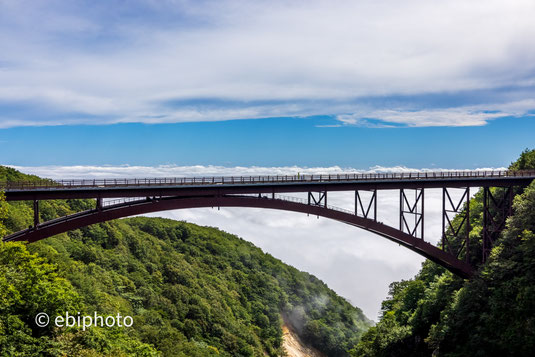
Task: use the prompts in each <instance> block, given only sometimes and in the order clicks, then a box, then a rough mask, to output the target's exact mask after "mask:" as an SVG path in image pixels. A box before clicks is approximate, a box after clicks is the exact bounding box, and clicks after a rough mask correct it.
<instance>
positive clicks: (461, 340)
mask: <svg viewBox="0 0 535 357" xmlns="http://www.w3.org/2000/svg"><path fill="white" fill-rule="evenodd" d="M510 168H511V169H515V170H521V169H535V150H532V151H527V150H526V151H525V152H524V153H522V155H521V157H520V158H519V159H518V160H517V161H516V162H515V163H513V164H511V167H510ZM494 192H495V194H496V195H499V189H496V190H495V191H494ZM517 193H518V195H517V196H516V197H515V199H514V205H513V212H514V214H513V216H512V217H510V218H509V219H508V221H507V228H506V229H505V231H504V232H503V233H502V234H501V236H500V238H499V239H498V241H497V242H495V246H494V248H493V249H492V252H491V256H490V258H489V260H488V261H487V262H486V263H485V264H481V265H480V266H479V269H478V271H477V274H476V276H475V277H473V278H472V279H471V280H470V281H463V280H462V279H460V278H458V277H456V276H454V275H452V274H451V273H450V272H447V271H445V270H444V269H443V268H442V267H439V266H437V265H436V264H433V263H431V262H429V261H426V262H425V263H424V265H423V267H422V270H421V271H420V272H419V273H418V275H417V276H416V277H415V278H414V279H412V280H409V281H401V282H396V283H392V284H391V286H390V293H389V297H388V299H387V300H385V301H384V302H383V304H382V311H383V314H382V318H381V320H380V322H379V323H378V324H377V325H376V326H374V327H372V328H370V329H369V330H368V331H367V332H366V333H365V334H364V336H363V337H362V339H361V341H360V342H359V344H358V346H357V347H356V348H355V349H354V350H353V351H352V355H354V356H450V357H453V356H482V357H484V356H485V357H486V356H515V357H516V356H533V351H534V350H535V298H534V296H535V233H534V232H535V182H532V184H531V185H530V186H529V187H527V188H526V189H525V190H523V191H522V190H518V191H517ZM482 206H483V201H482V195H481V192H480V193H478V194H476V196H475V197H474V198H473V199H472V200H471V202H470V212H471V219H470V225H471V227H472V230H471V232H470V240H471V246H472V249H474V253H475V252H480V251H481V236H482ZM457 224H459V219H456V220H455V223H454V225H455V226H456V225H457ZM450 239H451V238H450Z"/></svg>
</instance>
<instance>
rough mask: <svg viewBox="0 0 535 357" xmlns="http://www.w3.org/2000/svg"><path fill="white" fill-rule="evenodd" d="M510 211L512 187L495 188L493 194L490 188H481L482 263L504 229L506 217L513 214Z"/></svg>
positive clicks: (511, 206) (511, 208)
mask: <svg viewBox="0 0 535 357" xmlns="http://www.w3.org/2000/svg"><path fill="white" fill-rule="evenodd" d="M500 191H501V193H502V194H501V195H500ZM500 196H501V197H500ZM512 210H513V187H503V188H501V189H500V188H497V189H496V192H495V193H492V191H491V189H490V187H484V188H483V242H482V243H483V246H482V248H483V251H482V254H483V256H482V259H483V262H485V261H487V259H488V257H489V255H490V250H491V249H492V246H493V245H494V242H495V241H496V239H498V237H499V235H500V233H501V232H502V230H503V229H504V228H505V222H506V219H507V217H509V216H510V215H512V213H513V212H512Z"/></svg>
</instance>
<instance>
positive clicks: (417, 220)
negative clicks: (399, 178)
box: [399, 188, 424, 240]
mask: <svg viewBox="0 0 535 357" xmlns="http://www.w3.org/2000/svg"><path fill="white" fill-rule="evenodd" d="M413 190H414V203H411V200H410V199H408V198H407V195H406V194H405V189H403V188H401V189H400V190H399V230H400V231H402V232H405V230H407V233H409V234H410V235H411V236H413V237H415V238H420V239H422V240H423V239H424V189H423V188H415V189H413ZM406 215H412V216H413V217H414V223H412V222H411V224H409V222H408V221H407V218H406ZM418 233H419V237H418Z"/></svg>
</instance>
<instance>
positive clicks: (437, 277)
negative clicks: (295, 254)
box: [0, 150, 535, 357]
mask: <svg viewBox="0 0 535 357" xmlns="http://www.w3.org/2000/svg"><path fill="white" fill-rule="evenodd" d="M510 168H511V169H514V170H522V169H535V150H532V151H529V150H526V151H525V152H523V153H522V154H521V156H520V158H519V159H518V160H517V161H515V162H514V163H512V164H511V166H510ZM20 179H25V180H38V179H39V178H38V177H35V176H28V175H24V174H22V173H20V172H17V171H16V170H13V169H11V168H6V167H0V181H11V180H13V181H14V180H20ZM500 190H502V189H500V188H496V189H494V194H495V195H496V196H497V197H498V196H499V195H500V194H501V191H500ZM515 194H516V195H515V197H514V202H513V216H511V217H509V218H508V220H507V225H506V229H505V230H504V231H503V232H502V234H501V235H500V237H499V238H498V240H497V241H496V242H495V245H494V247H493V249H492V251H491V254H490V257H489V259H488V260H487V261H486V262H485V263H484V264H478V263H477V261H478V260H477V259H475V260H474V261H473V263H474V264H476V265H477V270H476V273H475V276H474V277H473V278H471V279H470V280H464V279H461V278H459V277H457V276H455V275H453V274H452V273H450V272H449V271H447V270H445V269H444V268H442V267H441V266H439V265H437V264H435V263H432V262H430V261H426V262H424V263H423V265H422V268H421V270H420V272H419V273H418V274H417V275H416V276H415V277H414V278H413V279H410V280H404V281H400V282H394V283H392V284H391V285H390V289H389V294H388V297H387V298H386V300H384V301H383V303H382V313H381V316H380V321H379V322H378V323H377V324H375V325H374V326H372V323H371V322H370V321H369V320H368V319H367V318H366V317H365V316H364V315H363V313H362V311H361V310H360V309H358V308H355V307H353V306H351V305H350V304H349V303H348V302H347V301H346V300H344V299H343V298H341V297H339V296H337V295H336V294H335V293H334V292H333V291H332V290H330V289H329V288H328V287H327V286H326V285H325V284H324V283H323V282H321V281H320V280H318V279H317V278H315V277H314V276H312V275H310V274H307V273H304V272H300V271H298V270H296V269H295V268H293V267H290V266H288V265H285V264H283V263H282V262H280V261H279V260H277V259H275V258H273V257H272V256H270V255H269V254H265V253H263V252H262V251H261V250H260V249H259V248H256V247H254V246H253V245H252V244H251V243H248V242H246V241H244V240H242V239H240V238H238V237H236V236H234V235H231V234H228V233H225V232H222V231H220V230H217V229H215V228H210V227H200V226H197V225H194V224H189V223H185V222H177V221H173V220H168V219H161V218H145V217H136V218H129V219H122V220H117V221H111V222H106V223H102V224H98V225H94V226H90V227H86V228H83V229H79V230H75V231H71V232H69V233H66V234H61V235H58V236H56V237H53V238H49V239H46V240H44V241H41V242H38V243H33V244H29V245H25V244H23V243H6V244H0V302H1V304H0V351H1V352H2V353H1V355H4V356H11V355H15V356H16V355H19V356H30V355H45V356H73V355H76V356H102V355H104V356H109V355H112V354H113V355H116V356H130V355H132V356H265V355H269V356H280V355H284V351H283V349H282V347H281V343H282V329H281V326H282V324H283V323H284V322H285V323H287V324H290V325H291V326H292V327H293V328H294V329H295V330H296V331H298V333H299V335H300V336H301V337H302V338H303V340H304V341H306V342H307V343H308V344H310V345H312V346H315V347H316V348H317V349H318V350H320V351H322V352H323V353H325V355H327V356H348V355H350V356H368V357H371V356H381V357H383V356H384V357H389V356H391V357H397V356H400V357H401V356H448V357H461V356H481V357H483V356H533V355H534V352H533V351H535V233H534V232H535V182H534V183H532V184H531V185H530V186H528V187H527V188H525V189H521V188H518V189H517V191H516V192H515ZM0 201H1V199H0ZM93 205H94V202H92V201H90V200H65V201H49V202H42V205H41V209H40V215H41V219H42V220H47V219H52V218H54V217H57V216H63V215H66V214H70V213H73V212H76V211H80V210H84V209H88V208H90V207H93ZM465 209H466V208H465ZM469 209H470V213H471V214H470V241H471V244H470V256H474V257H477V254H478V252H481V244H482V243H481V241H482V221H483V217H482V215H483V196H482V192H478V193H476V194H475V196H474V197H473V198H472V199H471V200H470V203H469ZM32 214H33V211H32V207H31V205H30V203H27V202H17V203H9V204H8V203H6V202H2V203H1V206H0V218H1V219H2V222H3V226H0V229H2V230H3V232H2V234H5V233H6V232H8V233H9V232H12V231H16V230H19V229H21V228H24V227H28V226H29V225H31V224H32V219H33V216H32ZM459 224H461V221H460V218H459V217H457V218H455V219H454V226H455V225H459ZM447 234H448V235H449V236H450V237H449V239H450V241H454V240H455V238H454V237H453V235H452V234H451V232H447ZM454 243H455V242H454ZM457 244H460V242H457ZM463 254H465V253H461V256H460V258H461V259H462V258H463ZM356 283H358V282H356ZM41 311H45V312H47V313H48V314H49V315H51V316H53V315H60V314H64V312H66V311H69V312H73V311H80V312H81V313H83V314H86V313H92V312H94V311H98V312H99V313H100V314H116V313H117V312H121V314H122V315H129V316H132V317H133V318H134V325H133V326H132V327H131V328H101V327H92V328H89V329H87V330H85V331H82V330H81V329H80V328H52V327H50V326H49V327H47V328H39V327H37V326H36V325H35V323H34V317H35V315H36V314H37V313H38V312H41Z"/></svg>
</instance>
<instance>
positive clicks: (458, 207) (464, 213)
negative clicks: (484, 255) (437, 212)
mask: <svg viewBox="0 0 535 357" xmlns="http://www.w3.org/2000/svg"><path fill="white" fill-rule="evenodd" d="M463 190H464V192H463V194H462V196H461V198H460V199H459V200H456V201H455V203H454V200H453V199H452V197H451V194H450V191H448V188H447V187H444V188H443V189H442V250H446V251H448V252H449V253H450V254H452V255H454V256H456V257H459V255H460V254H461V251H462V250H463V249H464V250H465V260H466V262H470V254H469V253H470V237H469V234H470V187H466V188H464V189H463ZM450 215H451V216H450ZM455 216H457V217H461V223H459V225H458V226H457V227H454V226H453V218H454V217H455ZM463 225H464V228H465V229H464V232H462V231H461V230H462V227H463ZM448 229H449V230H450V234H451V238H453V239H454V240H455V241H462V242H463V243H462V245H461V246H460V247H458V248H457V251H455V250H454V249H455V247H453V246H452V244H451V242H450V239H449V238H448V236H447V235H446V232H447V230H448Z"/></svg>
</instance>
